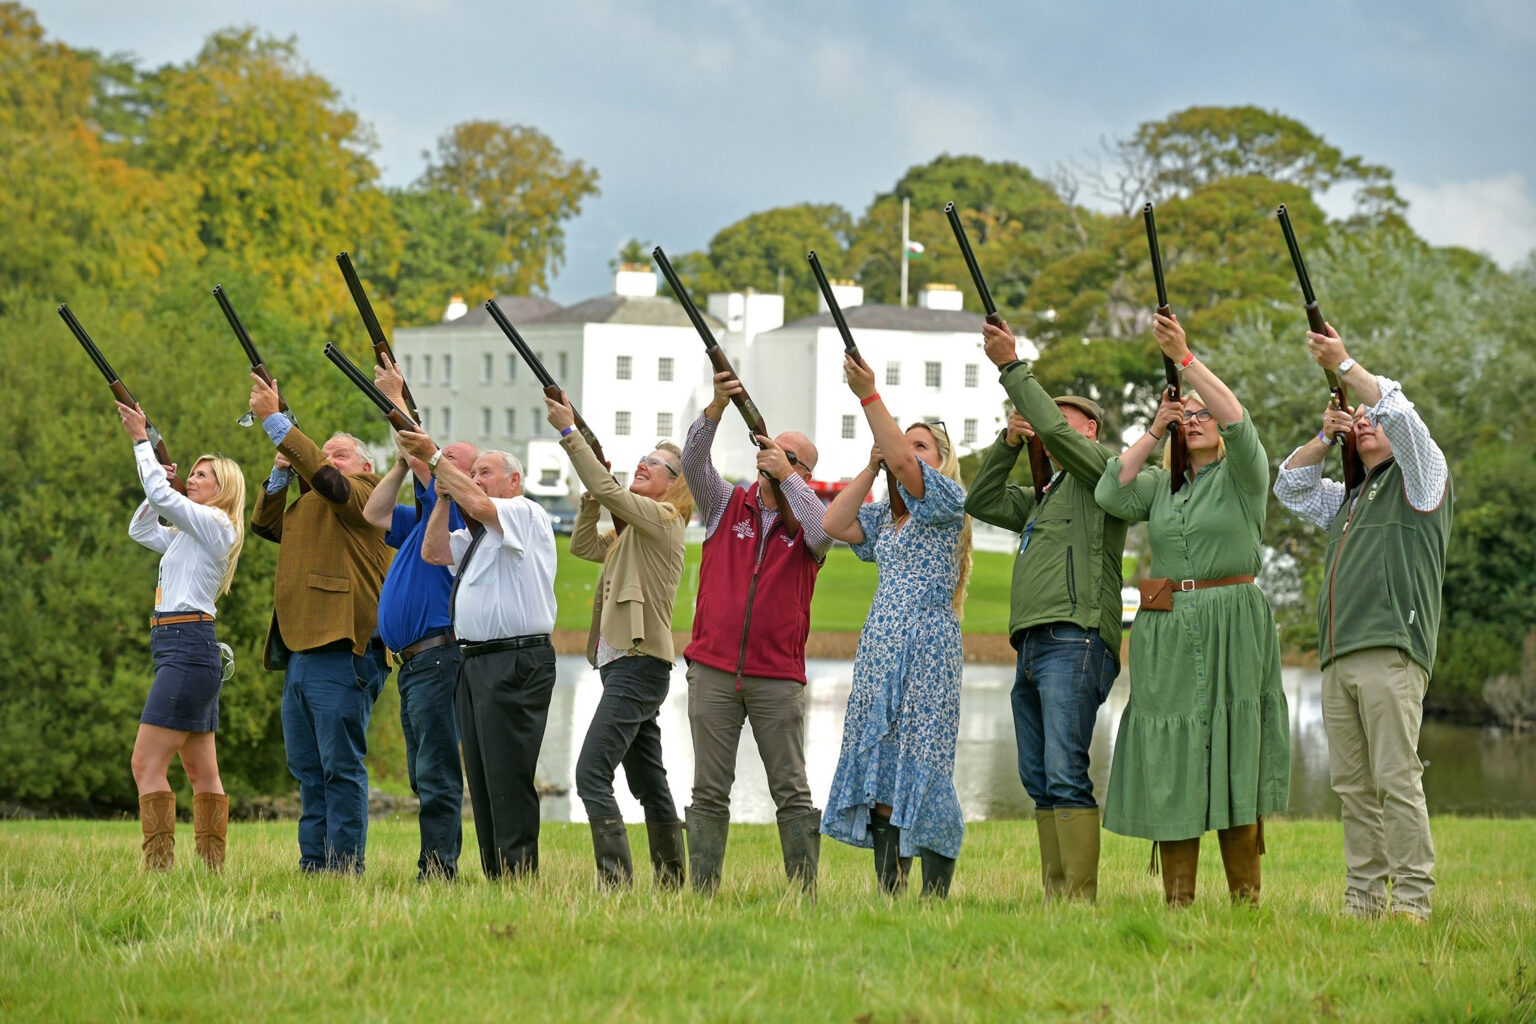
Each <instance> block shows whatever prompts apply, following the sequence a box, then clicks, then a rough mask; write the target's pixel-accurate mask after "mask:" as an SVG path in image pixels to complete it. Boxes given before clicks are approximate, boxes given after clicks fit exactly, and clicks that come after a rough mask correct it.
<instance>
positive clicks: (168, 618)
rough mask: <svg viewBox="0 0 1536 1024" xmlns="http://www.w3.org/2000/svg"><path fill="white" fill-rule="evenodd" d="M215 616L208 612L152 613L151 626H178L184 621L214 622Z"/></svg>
mask: <svg viewBox="0 0 1536 1024" xmlns="http://www.w3.org/2000/svg"><path fill="white" fill-rule="evenodd" d="M212 621H213V616H212V615H209V614H208V613H207V612H171V613H170V614H168V615H151V616H150V617H149V625H150V628H151V629H153V628H154V627H155V626H176V625H180V624H181V623H183V622H212Z"/></svg>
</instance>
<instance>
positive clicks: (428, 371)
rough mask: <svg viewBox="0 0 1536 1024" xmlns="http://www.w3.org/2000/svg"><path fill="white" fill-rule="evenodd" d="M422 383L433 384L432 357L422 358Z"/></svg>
mask: <svg viewBox="0 0 1536 1024" xmlns="http://www.w3.org/2000/svg"><path fill="white" fill-rule="evenodd" d="M421 382H422V383H423V384H431V383H432V357H431V356H422V357H421Z"/></svg>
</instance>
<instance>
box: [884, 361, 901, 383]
mask: <svg viewBox="0 0 1536 1024" xmlns="http://www.w3.org/2000/svg"><path fill="white" fill-rule="evenodd" d="M900 383H901V364H900V363H886V364H885V386H886V387H888V388H889V387H895V386H896V385H898V384H900Z"/></svg>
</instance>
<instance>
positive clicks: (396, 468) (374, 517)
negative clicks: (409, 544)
mask: <svg viewBox="0 0 1536 1024" xmlns="http://www.w3.org/2000/svg"><path fill="white" fill-rule="evenodd" d="M405 474H406V465H405V457H404V456H403V455H402V456H401V457H400V458H397V459H396V460H395V461H394V464H393V465H391V466H390V467H389V472H387V473H385V474H384V479H382V480H380V481H379V485H378V486H377V487H375V488H374V489H373V493H372V494H370V495H368V503H367V504H366V505H364V506H363V518H364V519H366V520H368V521H369V522H370V523H372V524H373V525H374V526H377V527H378V528H379V529H381V530H388V529H389V528H390V527H392V526H394V523H395V507H396V506H397V505H398V504H399V501H398V500H397V499H398V498H399V497H400V485H401V484H402V483H404V482H405Z"/></svg>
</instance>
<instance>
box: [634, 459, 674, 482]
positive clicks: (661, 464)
mask: <svg viewBox="0 0 1536 1024" xmlns="http://www.w3.org/2000/svg"><path fill="white" fill-rule="evenodd" d="M640 464H641V465H642V466H650V467H651V468H652V469H664V470H666V471H667V472H668V473H671V474H672V479H674V480H675V479H677V477H678V475H679V474H680V473H681V472H682V470H679V469H677V468H676V467H674V466H673V465H672V463H670V462H668V461H667V460H666V459H658V458H657V457H656V456H654V455H647V456H646V457H645V458H643V459H641V460H640Z"/></svg>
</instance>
